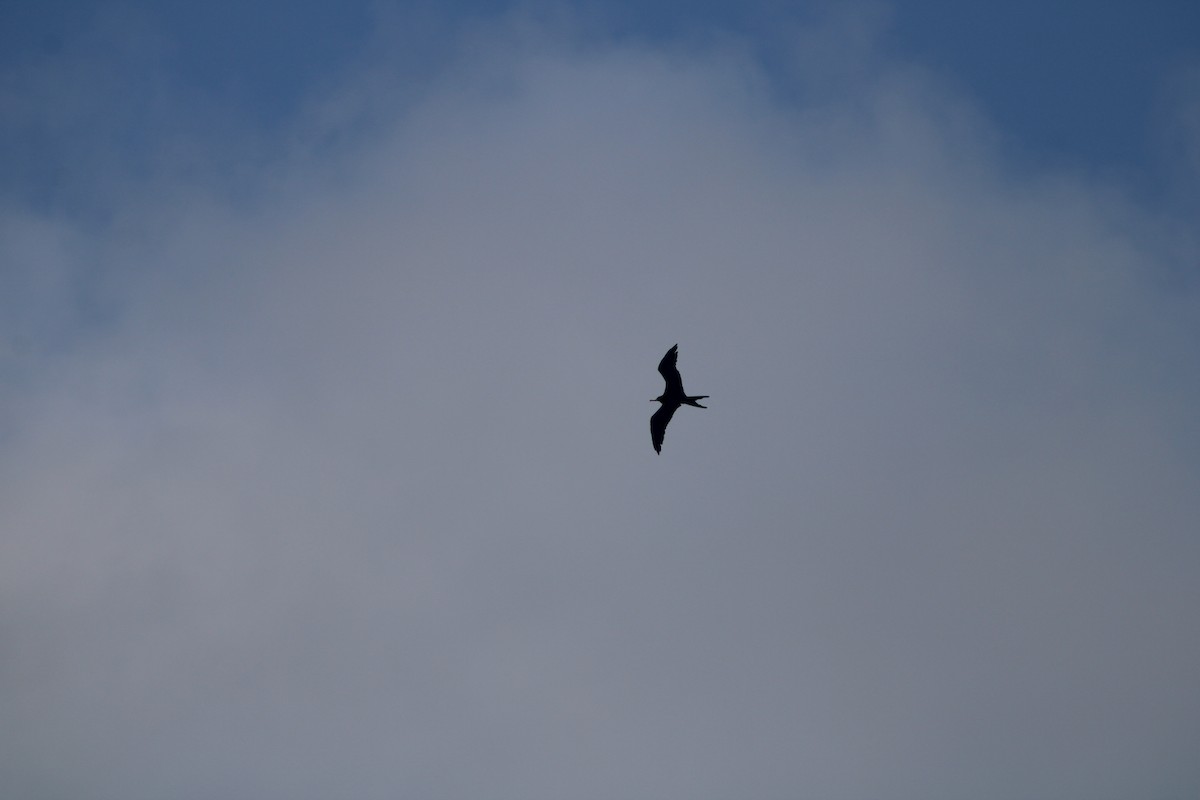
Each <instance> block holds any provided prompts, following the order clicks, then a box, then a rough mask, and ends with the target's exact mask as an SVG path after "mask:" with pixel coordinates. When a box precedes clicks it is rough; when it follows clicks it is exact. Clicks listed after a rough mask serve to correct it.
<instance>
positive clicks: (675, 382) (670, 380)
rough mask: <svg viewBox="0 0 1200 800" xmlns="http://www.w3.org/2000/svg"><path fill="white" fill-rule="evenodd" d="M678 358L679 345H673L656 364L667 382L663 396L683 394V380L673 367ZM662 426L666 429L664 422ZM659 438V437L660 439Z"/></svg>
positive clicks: (668, 417)
mask: <svg viewBox="0 0 1200 800" xmlns="http://www.w3.org/2000/svg"><path fill="white" fill-rule="evenodd" d="M678 358H679V345H673V346H672V347H671V349H670V350H668V351H667V354H666V355H665V356H663V357H662V361H660V362H658V371H659V373H660V374H661V375H662V376H663V380H665V381H666V382H667V391H666V392H665V394H667V395H671V394H683V378H681V377H679V370H678V368H676V366H675V361H676V360H677V359H678ZM670 418H671V415H670V414H667V417H666V419H670ZM662 426H663V427H664V428H665V427H667V423H666V420H664V421H663V424H662ZM660 438H661V437H660Z"/></svg>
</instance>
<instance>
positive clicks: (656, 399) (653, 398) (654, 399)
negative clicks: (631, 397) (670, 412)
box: [650, 394, 663, 403]
mask: <svg viewBox="0 0 1200 800" xmlns="http://www.w3.org/2000/svg"><path fill="white" fill-rule="evenodd" d="M662 401H663V396H662V395H661V394H660V395H659V396H658V397H651V398H650V402H651V403H661V402H662Z"/></svg>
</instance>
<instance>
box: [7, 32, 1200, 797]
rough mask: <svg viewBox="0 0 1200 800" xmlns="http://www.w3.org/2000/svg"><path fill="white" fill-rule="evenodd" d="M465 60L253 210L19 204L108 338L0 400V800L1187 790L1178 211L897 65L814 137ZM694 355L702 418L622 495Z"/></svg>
mask: <svg viewBox="0 0 1200 800" xmlns="http://www.w3.org/2000/svg"><path fill="white" fill-rule="evenodd" d="M480 62H483V63H484V65H485V66H483V67H480V66H479V63H480ZM473 64H474V67H473V66H472V64H466V65H463V66H462V67H461V68H460V69H458V70H457V71H450V72H449V73H448V77H446V78H445V79H444V80H443V81H442V82H441V83H438V84H436V85H435V87H434V89H432V90H431V91H430V92H429V93H428V95H427V96H426V97H425V98H424V99H422V100H421V101H420V102H418V103H415V104H414V105H412V106H410V107H406V108H405V109H404V111H403V113H402V114H401V115H400V119H399V120H398V121H394V122H392V123H390V124H389V125H388V126H387V127H386V128H382V129H380V128H373V129H372V135H371V136H370V137H365V138H362V139H356V140H355V141H354V144H353V146H352V147H351V146H345V147H336V148H324V149H322V148H316V149H312V148H308V147H307V146H304V145H302V144H301V143H302V142H303V141H305V139H304V136H298V137H297V140H296V148H295V151H294V152H293V153H291V154H290V155H289V156H288V157H287V158H285V159H283V160H281V161H280V162H278V163H276V164H275V165H274V166H272V167H270V168H269V171H267V172H264V174H263V175H262V176H261V177H260V178H259V179H258V184H257V187H258V188H257V190H256V193H255V194H254V195H253V197H251V198H250V199H246V198H244V197H243V198H240V199H226V198H225V197H223V196H222V195H221V194H220V193H219V192H217V193H214V192H212V191H210V190H205V191H203V192H201V191H199V190H196V189H194V187H193V188H188V187H187V186H186V185H183V186H179V185H173V186H150V187H149V188H147V189H146V190H145V191H144V192H143V193H142V194H140V195H137V196H135V197H132V198H131V199H129V200H128V201H127V203H126V205H125V206H124V207H123V208H121V210H120V212H121V218H122V219H123V220H124V221H123V223H122V225H123V227H120V228H114V229H113V230H111V231H107V230H106V231H102V232H100V233H97V232H96V231H95V230H94V229H92V230H81V229H79V228H78V227H77V226H74V225H73V224H72V223H71V222H69V221H64V220H62V219H57V220H56V219H47V218H43V219H36V218H32V217H34V216H35V215H30V214H28V213H25V214H20V213H14V212H7V213H6V219H5V220H4V225H5V226H6V229H14V228H16V227H21V228H22V229H27V230H32V231H34V232H35V233H34V234H30V237H31V238H28V239H26V240H23V241H29V242H32V244H30V245H29V248H30V249H31V252H34V253H35V254H40V255H36V257H30V258H28V259H26V258H25V257H24V256H21V255H20V254H19V253H18V254H17V255H13V252H14V251H13V250H11V249H10V250H8V251H6V253H7V254H6V256H5V259H6V261H11V265H10V266H11V267H12V271H13V274H16V275H23V276H33V275H35V274H40V273H34V272H33V271H32V269H30V270H28V271H25V272H22V264H29V265H32V264H36V263H40V262H39V261H38V259H66V261H67V262H68V264H67V268H66V270H65V272H64V273H63V274H66V275H79V274H80V273H81V272H86V269H87V268H88V267H94V268H96V269H99V270H102V274H101V276H100V277H99V278H95V279H93V281H94V282H96V283H99V284H100V285H101V287H102V291H101V294H102V295H103V296H104V297H105V298H108V300H107V302H108V303H109V304H110V306H109V311H110V313H109V314H107V315H102V318H101V319H99V320H94V319H93V320H87V319H81V318H77V317H72V316H71V315H70V314H68V313H67V312H66V311H64V312H62V313H64V314H66V315H67V317H68V318H69V319H72V320H74V321H73V322H72V323H70V324H72V325H75V326H76V328H75V330H74V336H73V337H67V338H68V339H69V341H70V342H71V344H70V346H66V347H59V348H42V347H40V346H38V344H37V342H38V336H39V334H38V331H37V328H36V326H32V324H31V326H27V328H28V330H26V331H24V332H22V336H24V337H25V339H28V340H30V341H32V342H34V344H31V345H30V346H29V347H28V348H26V351H27V352H26V355H24V356H22V357H21V358H22V360H21V363H22V367H21V371H20V375H21V378H20V380H19V381H16V382H14V383H13V384H12V385H11V386H10V387H9V388H8V389H7V390H6V392H5V394H4V395H3V401H4V403H5V405H4V409H5V411H4V414H5V417H6V418H5V419H4V421H3V431H4V433H5V436H4V438H3V440H2V449H0V477H2V480H0V529H2V530H3V531H4V536H3V538H2V539H0V547H2V548H3V550H2V552H0V649H2V651H3V653H4V654H5V655H4V658H3V661H2V666H0V709H2V710H3V717H4V718H5V720H6V721H7V724H6V725H5V727H4V731H3V733H2V734H0V782H2V783H3V784H5V785H6V786H8V787H9V789H10V792H11V793H13V794H14V795H24V796H39V795H70V796H77V797H124V798H138V797H145V798H151V797H184V798H186V797H197V798H199V797H212V796H214V795H221V796H228V797H255V798H271V797H279V798H283V797H287V798H295V797H324V796H330V795H334V794H336V795H351V796H355V797H364V798H370V797H394V796H397V795H403V796H414V797H418V796H419V797H433V798H436V797H464V796H467V797H512V798H517V797H521V798H533V797H547V798H549V797H563V796H568V797H584V798H586V797H596V798H612V797H630V798H637V797H680V798H683V797H688V798H696V797H729V796H734V795H738V796H748V797H795V796H812V797H822V798H867V797H895V798H905V797H912V798H917V797H921V798H939V797H940V798H956V797H963V796H968V795H969V796H972V797H979V798H989V797H994V798H1008V797H1013V796H1022V797H1047V798H1048V797H1089V798H1096V797H1113V798H1117V797H1127V796H1130V795H1132V794H1135V793H1136V794H1138V795H1141V796H1147V797H1178V796H1184V795H1185V794H1187V793H1189V792H1193V791H1194V790H1195V788H1196V786H1197V783H1198V782H1200V775H1198V774H1197V771H1196V767H1195V765H1194V753H1195V752H1196V749H1197V744H1198V743H1200V742H1198V740H1197V739H1198V734H1197V729H1196V724H1195V720H1196V719H1197V718H1200V714H1198V712H1200V681H1198V680H1197V677H1196V675H1197V674H1198V673H1197V671H1196V669H1195V666H1196V663H1197V660H1198V658H1200V637H1198V636H1197V632H1196V626H1195V622H1194V619H1195V617H1194V615H1195V609H1196V608H1197V607H1200V603H1198V601H1200V590H1198V589H1197V588H1196V587H1197V582H1196V580H1195V577H1196V574H1197V567H1198V566H1200V543H1198V542H1197V539H1196V536H1195V530H1194V528H1195V520H1196V519H1197V518H1198V517H1200V514H1198V512H1200V508H1198V505H1200V503H1198V502H1197V500H1196V499H1195V491H1194V489H1195V486H1196V482H1197V477H1198V475H1197V472H1198V469H1197V467H1198V453H1200V449H1198V444H1200V441H1198V439H1197V436H1196V430H1195V425H1194V421H1193V418H1194V412H1193V409H1194V408H1195V401H1196V400H1197V399H1198V392H1197V385H1196V380H1195V378H1194V377H1193V376H1194V373H1195V370H1194V369H1190V367H1192V366H1193V363H1192V362H1193V361H1194V355H1193V354H1194V352H1195V347H1194V346H1195V342H1196V335H1197V328H1196V322H1195V320H1196V297H1195V294H1194V292H1193V291H1190V290H1189V291H1186V292H1179V291H1174V292H1169V291H1167V289H1166V288H1164V287H1166V286H1169V285H1172V284H1171V281H1169V280H1168V279H1167V278H1168V277H1169V276H1170V275H1172V274H1175V273H1177V272H1178V271H1179V270H1180V269H1181V265H1183V264H1185V263H1187V259H1188V258H1189V257H1190V256H1189V253H1191V255H1192V256H1194V250H1191V251H1189V249H1188V248H1189V244H1188V242H1187V240H1186V238H1185V237H1184V236H1183V235H1182V234H1180V233H1178V232H1173V229H1172V228H1171V224H1170V222H1169V220H1164V219H1160V218H1156V217H1153V216H1151V215H1150V214H1149V213H1148V212H1146V211H1143V210H1140V209H1138V208H1137V207H1135V206H1133V205H1131V204H1130V203H1128V202H1127V201H1124V200H1122V199H1121V198H1120V197H1119V196H1118V195H1116V194H1114V193H1113V192H1111V191H1108V190H1106V189H1105V188H1104V187H1103V186H1098V185H1095V184H1094V183H1091V182H1089V181H1088V180H1087V179H1085V178H1082V177H1073V176H1062V175H1022V174H1018V173H1016V172H1014V171H1013V170H1011V169H1008V168H1007V167H1005V165H1004V164H1003V163H1002V162H1001V161H1000V160H999V159H998V158H997V157H996V156H995V155H994V151H993V150H992V149H991V145H990V143H989V142H990V140H991V138H992V136H993V134H992V133H991V132H989V131H988V129H987V127H986V125H985V124H984V123H983V122H982V121H980V120H979V119H978V118H977V117H976V116H975V115H974V114H973V112H972V111H971V109H970V107H969V105H968V104H967V103H966V102H965V101H963V100H962V99H961V98H957V97H955V96H953V95H950V94H948V93H947V92H946V91H945V90H944V89H941V88H939V87H938V85H937V84H936V82H933V81H931V80H930V79H929V78H928V77H927V76H922V75H920V74H919V73H914V72H911V71H906V70H903V69H898V68H897V69H893V70H882V71H881V72H880V74H878V75H874V76H873V77H871V78H870V79H864V80H863V81H862V82H861V83H856V84H855V90H854V92H853V93H850V94H848V95H845V96H843V97H840V98H839V99H837V100H830V101H828V102H827V103H824V104H822V105H819V106H815V107H804V108H799V109H797V108H787V107H781V106H779V105H777V104H776V103H775V102H774V101H773V100H772V99H771V92H770V91H769V89H768V86H767V82H766V81H765V79H764V78H763V77H762V76H761V75H760V74H759V73H758V72H757V71H756V70H755V68H754V66H753V65H752V64H751V63H749V62H748V61H747V60H745V59H743V58H741V57H739V56H738V55H737V53H736V50H735V49H730V50H728V51H725V52H716V51H712V50H706V51H703V52H698V53H687V52H672V53H663V52H656V51H653V50H651V49H643V48H638V47H633V46H629V47H611V48H582V49H580V50H573V49H571V48H564V47H559V46H551V45H550V44H548V43H543V44H542V45H540V46H539V47H536V48H532V49H528V50H520V51H517V52H512V51H508V50H506V49H505V48H504V47H498V48H496V49H494V50H492V51H491V52H490V53H489V55H488V56H486V57H483V58H480V59H479V60H478V61H475V62H473ZM352 93H353V87H350V88H348V89H347V90H346V93H345V94H344V95H340V96H339V97H335V98H331V99H330V103H329V104H328V106H326V107H325V111H326V112H328V113H330V114H333V115H334V117H333V118H335V119H336V113H335V112H334V111H333V109H338V108H345V107H353V106H354V101H353V99H352V98H351V99H350V100H347V101H346V105H339V102H340V99H344V98H347V97H351V95H352ZM329 120H330V118H329V117H323V118H322V123H321V124H331V123H330V122H329ZM210 189H211V187H210ZM81 238H82V240H83V241H82V244H81V243H80V241H81ZM5 239H6V242H8V241H9V240H8V237H5ZM67 243H74V244H71V245H70V246H69V247H68V246H67ZM22 252H23V251H22ZM63 253H67V254H68V255H66V256H63V255H62V254H63ZM71 259H75V261H74V262H71ZM117 264H119V265H120V267H119V268H117V267H115V266H113V267H106V265H117ZM18 280H19V281H32V280H33V278H32V277H27V278H19V279H18ZM39 280H40V279H39ZM68 283H70V281H68ZM20 285H21V286H26V285H27V284H26V283H20ZM29 285H30V286H33V285H34V284H29ZM39 287H40V288H39ZM71 291H72V290H71V288H69V287H68V288H63V287H62V286H60V285H57V284H50V285H42V284H37V285H36V286H35V287H34V288H32V289H28V292H30V293H33V294H37V296H39V297H41V298H43V301H44V302H45V303H47V304H49V305H50V306H53V305H54V302H55V301H54V298H55V297H58V298H59V301H58V302H59V304H60V305H61V306H62V307H64V308H68V307H71V308H76V307H77V306H71V302H72V301H71V297H70V296H71ZM82 316H83V317H86V316H87V315H86V314H83V315H82ZM64 324H65V323H64ZM83 326H86V327H83ZM17 327H18V328H19V325H18V326H17ZM14 331H16V329H15V328H14V329H13V331H6V334H7V336H8V338H9V339H10V340H13V341H15V340H16V339H17V338H18V337H17V336H16V333H15V332H14ZM677 341H678V342H679V343H680V366H681V368H682V371H683V374H684V377H685V379H686V381H687V385H688V387H689V388H690V389H692V390H693V391H697V392H703V393H708V394H711V395H712V398H713V399H712V401H711V407H710V410H708V411H705V412H698V411H697V412H692V413H687V412H688V411H690V409H685V410H684V411H683V412H681V413H680V415H679V418H678V419H677V420H676V421H675V422H673V423H672V427H671V429H670V431H669V433H668V438H667V443H666V447H665V448H664V452H663V455H662V456H661V457H657V456H655V455H654V453H653V451H652V450H651V449H650V444H649V440H648V430H647V420H648V418H649V414H650V412H651V406H650V404H649V403H648V402H646V400H647V399H648V398H650V397H651V396H653V395H654V394H657V392H658V391H659V382H658V377H657V375H656V374H655V373H654V365H655V363H656V362H657V359H658V358H659V357H660V356H661V354H662V351H664V350H665V349H666V348H667V347H668V346H670V345H671V344H673V343H675V342H677ZM13 352H16V351H15V350H12V348H10V353H9V355H6V356H2V357H4V358H6V359H7V363H8V367H10V368H13V364H14V363H15V361H16V359H17V357H16V356H15V355H12V353H13ZM14 369H15V368H14Z"/></svg>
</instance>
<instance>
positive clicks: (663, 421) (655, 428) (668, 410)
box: [650, 348, 678, 453]
mask: <svg viewBox="0 0 1200 800" xmlns="http://www.w3.org/2000/svg"><path fill="white" fill-rule="evenodd" d="M671 349H672V350H674V349H675V348H671ZM676 408H678V406H661V407H660V408H659V409H658V411H655V412H654V414H653V415H652V416H651V417H650V441H651V442H653V443H654V452H656V453H661V452H662V443H663V436H665V435H666V433H667V423H668V422H670V421H671V415H672V414H674V413H675V409H676Z"/></svg>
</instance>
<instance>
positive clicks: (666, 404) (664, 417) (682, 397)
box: [650, 345, 708, 453]
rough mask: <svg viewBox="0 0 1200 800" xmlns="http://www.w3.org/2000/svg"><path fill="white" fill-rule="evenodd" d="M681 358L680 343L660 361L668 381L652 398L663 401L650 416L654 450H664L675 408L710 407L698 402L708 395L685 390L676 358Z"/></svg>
mask: <svg viewBox="0 0 1200 800" xmlns="http://www.w3.org/2000/svg"><path fill="white" fill-rule="evenodd" d="M677 358H679V345H675V346H674V347H672V348H671V349H670V350H668V351H667V354H666V355H665V356H663V357H662V361H660V362H658V371H659V372H660V373H662V376H663V380H664V381H666V382H667V387H666V388H665V389H663V393H662V394H660V395H659V396H658V397H656V398H654V399H653V400H651V401H650V402H651V403H654V402H659V403H662V407H661V408H659V409H658V411H655V412H654V416H652V417H650V441H651V442H653V443H654V452H656V453H661V452H662V443H663V436H664V435H665V434H666V432H667V423H668V422H670V421H671V415H672V414H674V413H675V409H677V408H679V407H680V406H681V405H684V404H687V405H689V406H695V407H696V408H708V406H702V405H700V404H699V403H697V402H696V401H697V400H703V399H705V398H706V397H708V395H706V394H700V395H696V396H695V397H688V396H687V395H686V394H684V392H683V378H681V377H679V370H678V368H676V366H675V360H676V359H677Z"/></svg>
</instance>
